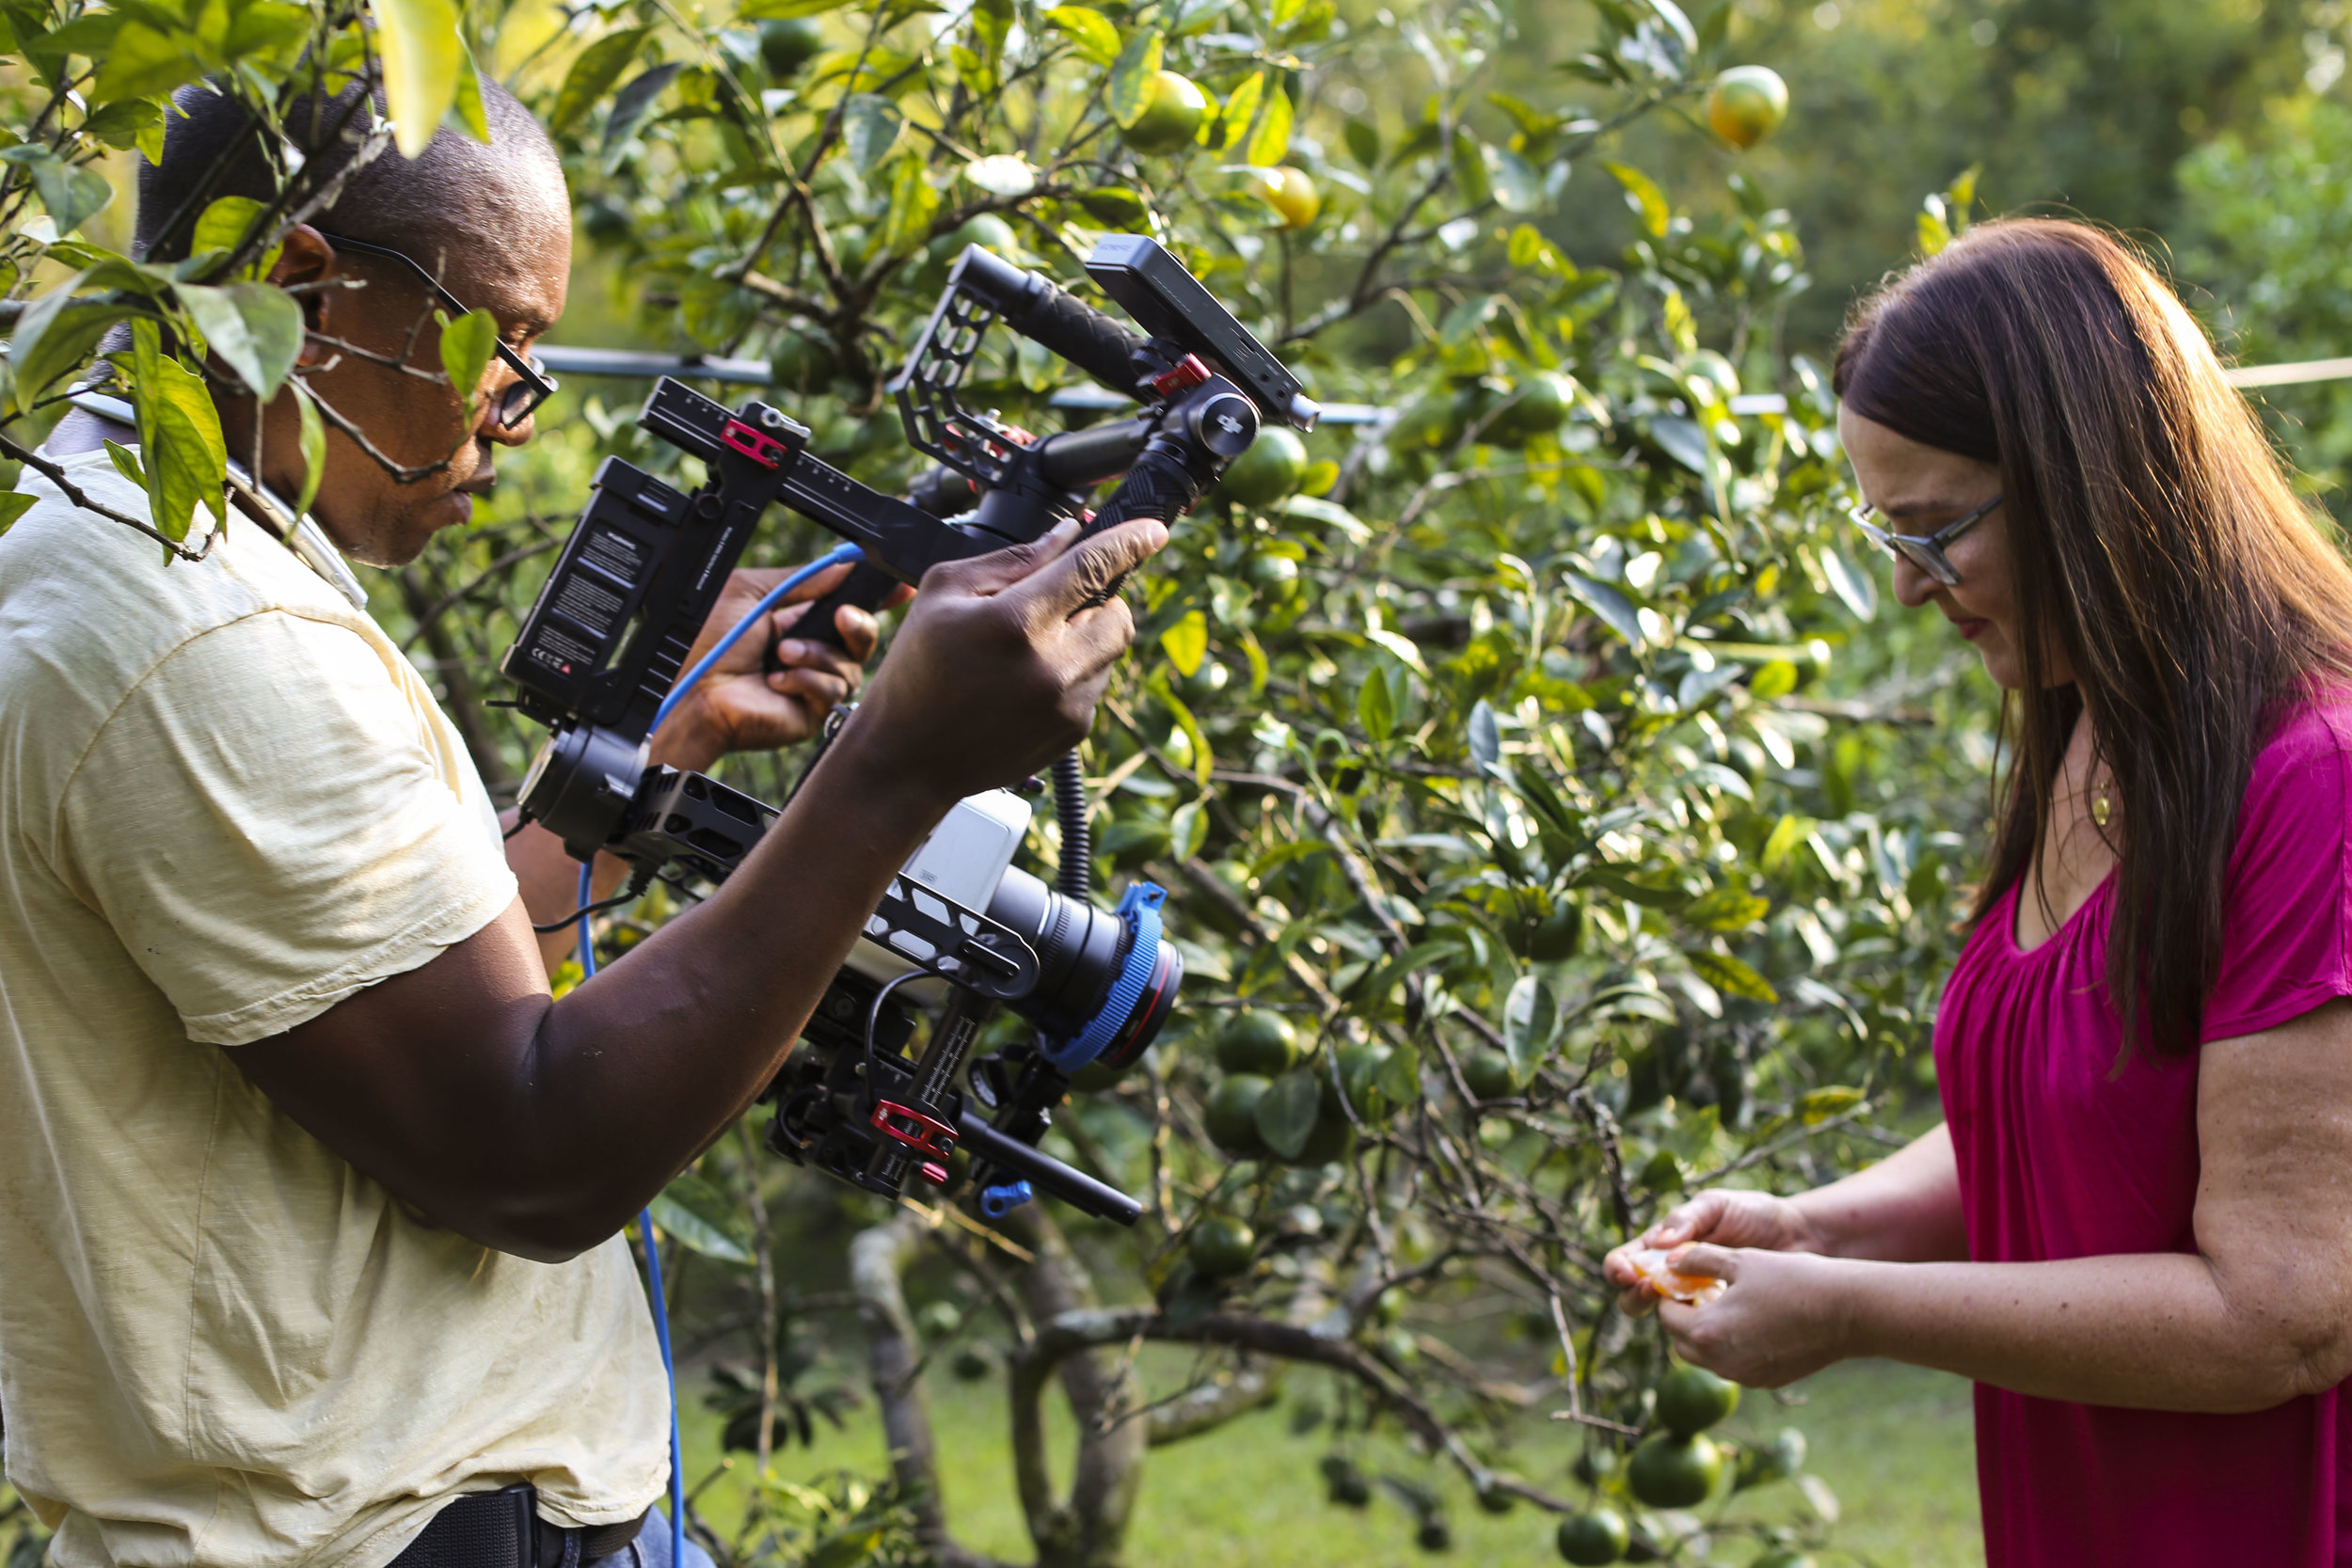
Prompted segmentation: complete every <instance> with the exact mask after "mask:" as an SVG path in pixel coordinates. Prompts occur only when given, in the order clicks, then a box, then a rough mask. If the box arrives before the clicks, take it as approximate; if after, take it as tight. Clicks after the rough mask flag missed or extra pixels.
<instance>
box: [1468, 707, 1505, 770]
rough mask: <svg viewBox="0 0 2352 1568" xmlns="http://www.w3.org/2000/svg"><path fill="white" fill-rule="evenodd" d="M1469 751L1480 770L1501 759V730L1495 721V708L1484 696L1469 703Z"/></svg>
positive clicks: (1492, 765)
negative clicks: (1488, 703)
mask: <svg viewBox="0 0 2352 1568" xmlns="http://www.w3.org/2000/svg"><path fill="white" fill-rule="evenodd" d="M1470 761H1472V762H1474V763H1476V764H1477V765H1478V767H1479V769H1480V770H1481V771H1482V772H1483V771H1484V770H1486V768H1492V767H1494V766H1495V765H1496V764H1497V763H1499V762H1501V761H1502V728H1501V727H1500V726H1499V725H1498V724H1496V722H1495V710H1494V709H1493V708H1492V707H1491V706H1489V705H1487V702H1486V698H1484V697H1481V698H1479V699H1478V701H1476V702H1475V703H1472V704H1471V705H1470Z"/></svg>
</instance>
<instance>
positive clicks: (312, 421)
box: [294, 381, 326, 517]
mask: <svg viewBox="0 0 2352 1568" xmlns="http://www.w3.org/2000/svg"><path fill="white" fill-rule="evenodd" d="M294 406H295V407H296V408H298V409H300V410H301V411H302V436H301V446H302V494H301V495H300V497H298V498H297V499H295V501H294V515H295V516H297V517H299V516H302V515H305V514H307V513H308V512H309V511H310V503H311V502H312V501H314V500H316V499H318V495H319V482H320V481H321V480H323V479H325V478H326V420H324V419H322V418H320V417H319V411H318V408H317V405H316V404H313V403H312V402H311V401H310V388H308V387H305V386H304V385H303V384H302V383H301V382H299V381H297V382H294Z"/></svg>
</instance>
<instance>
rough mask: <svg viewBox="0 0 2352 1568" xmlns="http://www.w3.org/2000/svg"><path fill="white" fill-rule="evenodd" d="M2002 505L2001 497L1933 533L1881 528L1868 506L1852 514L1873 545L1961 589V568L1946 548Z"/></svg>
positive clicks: (1855, 522)
mask: <svg viewBox="0 0 2352 1568" xmlns="http://www.w3.org/2000/svg"><path fill="white" fill-rule="evenodd" d="M2000 504H2001V498H2000V497H1998V496H1995V497H1994V498H1993V499H1991V500H1989V501H1987V502H1985V503H1984V504H1983V505H1982V506H1979V507H1978V508H1977V509H1976V510H1975V511H1973V512H1969V513H1966V514H1964V515H1962V516H1960V517H1958V518H1955V519H1954V520H1953V521H1951V522H1948V523H1947V524H1945V525H1944V526H1943V527H1942V528H1940V529H1937V530H1936V531H1934V532H1933V533H1929V534H1917V533H1897V532H1896V531H1894V530H1892V529H1885V528H1881V527H1879V525H1878V524H1876V523H1874V522H1872V521H1870V512H1869V509H1868V508H1867V507H1860V506H1857V507H1854V508H1852V509H1851V512H1850V513H1849V514H1848V515H1850V516H1851V517H1852V518H1853V522H1854V526H1855V527H1856V528H1858V529H1860V530H1861V531H1863V532H1864V534H1866V535H1867V536H1868V538H1869V541H1870V543H1872V544H1873V545H1876V546H1878V547H1879V548H1881V549H1883V550H1884V551H1885V552H1886V553H1887V554H1889V555H1899V556H1900V557H1902V558H1903V559H1904V560H1905V561H1908V562H1911V563H1912V564H1913V565H1914V566H1916V567H1918V568H1919V570H1921V571H1923V572H1925V573H1927V575H1928V576H1930V577H1931V578H1934V579H1935V580H1936V581H1938V582H1940V583H1942V584H1943V585H1944V586H1945V587H1947V588H1957V587H1959V586H1960V568H1958V567H1957V566H1954V565H1953V564H1952V563H1951V562H1950V561H1949V560H1948V559H1947V558H1946V556H1945V554H1944V547H1945V546H1947V545H1949V544H1950V543H1951V542H1952V541H1953V540H1955V539H1957V538H1959V537H1960V536H1961V535H1962V534H1963V533H1965V532H1967V531H1969V530H1970V529H1972V528H1975V527H1976V526H1977V525H1978V524H1979V523H1980V522H1982V521H1984V520H1985V518H1987V517H1989V516H1991V515H1993V510H1994V508H1995V507H1997V506H1999V505H2000Z"/></svg>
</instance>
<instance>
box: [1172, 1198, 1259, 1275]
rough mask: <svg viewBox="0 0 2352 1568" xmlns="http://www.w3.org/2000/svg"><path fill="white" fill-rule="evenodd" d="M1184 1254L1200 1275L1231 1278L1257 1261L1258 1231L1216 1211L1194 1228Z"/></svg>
mask: <svg viewBox="0 0 2352 1568" xmlns="http://www.w3.org/2000/svg"><path fill="white" fill-rule="evenodd" d="M1184 1256H1185V1257H1186V1258H1187V1259H1190V1260H1191V1262H1192V1267H1193V1272H1194V1273H1196V1274H1198V1275H1200V1277H1201V1278H1203V1279H1230V1278H1232V1276H1233V1275H1237V1274H1240V1273H1241V1272H1242V1271H1243V1270H1245V1269H1247V1268H1248V1267H1249V1265H1250V1264H1251V1263H1253V1262H1255V1261H1256V1260H1257V1257H1258V1237H1257V1233H1256V1232H1255V1231H1253V1230H1251V1229H1250V1228H1249V1227H1248V1224H1246V1223H1245V1222H1243V1221H1241V1220H1238V1219H1235V1218H1234V1217H1233V1216H1232V1215H1231V1214H1215V1215H1212V1216H1210V1217H1209V1218H1208V1219H1205V1220H1202V1221H1201V1222H1200V1224H1199V1225H1197V1226H1195V1227H1193V1231H1192V1236H1191V1239H1190V1240H1188V1241H1187V1242H1185V1243H1184Z"/></svg>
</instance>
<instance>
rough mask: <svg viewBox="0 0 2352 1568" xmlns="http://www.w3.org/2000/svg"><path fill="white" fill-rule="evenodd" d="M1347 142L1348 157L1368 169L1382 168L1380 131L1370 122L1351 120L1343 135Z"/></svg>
mask: <svg viewBox="0 0 2352 1568" xmlns="http://www.w3.org/2000/svg"><path fill="white" fill-rule="evenodd" d="M1342 134H1343V135H1344V136H1345V137H1346V140H1347V155H1348V156H1349V157H1351V158H1353V159H1355V160H1356V161H1357V162H1358V163H1359V164H1361V165H1363V166H1364V167H1366V168H1378V167H1379V166H1380V131H1379V128H1378V127H1377V126H1375V125H1374V124H1373V123H1372V122H1371V121H1370V120H1365V119H1351V120H1349V121H1348V122H1347V125H1346V127H1345V129H1344V131H1343V133H1342Z"/></svg>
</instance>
